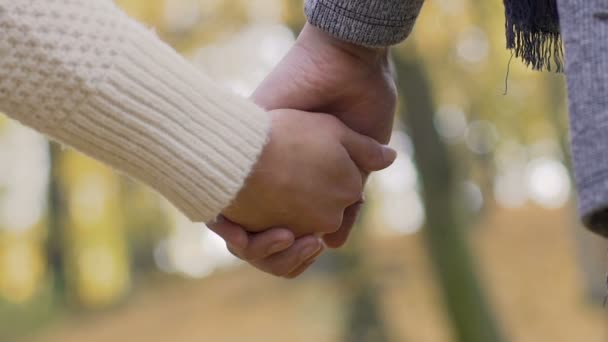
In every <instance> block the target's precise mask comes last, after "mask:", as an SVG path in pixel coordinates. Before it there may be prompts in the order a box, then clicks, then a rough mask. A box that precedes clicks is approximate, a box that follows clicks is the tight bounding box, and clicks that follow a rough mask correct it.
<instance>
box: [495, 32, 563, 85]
mask: <svg viewBox="0 0 608 342" xmlns="http://www.w3.org/2000/svg"><path fill="white" fill-rule="evenodd" d="M507 48H508V49H509V50H511V51H513V53H514V54H515V57H518V58H521V59H522V60H523V61H524V63H525V64H526V66H528V67H531V68H532V69H533V70H540V71H542V70H547V71H553V69H555V72H557V73H562V72H564V48H563V44H562V38H561V35H560V34H559V33H548V32H531V31H529V30H525V29H521V28H519V27H517V26H516V25H510V26H507Z"/></svg>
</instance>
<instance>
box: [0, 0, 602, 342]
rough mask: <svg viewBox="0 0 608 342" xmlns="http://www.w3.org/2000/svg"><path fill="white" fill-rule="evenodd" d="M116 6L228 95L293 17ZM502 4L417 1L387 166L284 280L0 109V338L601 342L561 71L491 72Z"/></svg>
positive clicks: (199, 0)
mask: <svg viewBox="0 0 608 342" xmlns="http://www.w3.org/2000/svg"><path fill="white" fill-rule="evenodd" d="M117 3H118V4H119V5H120V6H121V7H123V8H124V9H125V10H126V11H127V12H128V13H129V14H130V15H132V16H133V17H135V18H137V19H139V20H141V21H143V22H145V23H146V24H147V25H148V26H150V27H153V28H154V30H155V31H156V32H157V33H158V35H159V36H160V37H161V38H162V39H163V40H165V41H166V42H168V43H169V44H171V45H172V46H173V47H175V48H176V49H178V50H179V51H181V52H182V53H183V54H184V55H185V56H187V57H188V58H189V59H191V60H192V62H193V63H195V64H196V65H197V66H199V67H200V68H202V69H204V70H206V72H208V73H209V74H211V75H212V77H214V78H215V79H217V80H218V82H221V83H222V84H223V85H225V86H226V87H229V88H231V89H233V90H234V91H236V92H238V93H240V94H242V95H245V96H246V95H248V94H250V93H251V92H252V91H253V89H254V88H255V86H256V84H258V83H259V82H260V81H261V79H262V78H263V77H264V75H265V74H267V73H268V72H269V70H270V69H271V68H272V66H273V65H275V64H276V63H277V62H278V61H279V59H280V58H281V56H282V55H283V54H284V53H285V52H286V51H287V49H289V47H290V45H291V44H292V43H293V41H294V39H295V36H296V35H297V31H298V30H299V28H300V27H301V26H302V25H303V22H304V18H303V14H302V3H301V0H255V1H251V0H118V1H117ZM502 13H503V8H502V3H501V1H498V0H496V1H474V0H433V1H427V3H426V5H425V7H424V9H423V13H422V15H421V17H420V19H419V21H418V25H417V27H416V29H415V31H414V33H413V34H412V36H411V38H410V39H409V40H408V41H407V42H406V43H404V44H401V45H399V46H398V47H396V48H395V49H394V60H395V63H394V64H395V75H396V77H397V78H398V81H399V85H400V97H401V105H400V108H399V113H398V115H397V117H396V131H395V135H394V137H393V141H392V145H393V146H394V147H395V148H397V149H398V150H399V151H400V157H399V159H398V160H397V162H396V164H395V165H394V166H392V167H391V168H390V169H388V170H386V171H384V172H382V173H379V174H376V175H374V177H372V179H371V180H370V186H369V189H368V190H369V191H368V205H367V208H366V210H365V212H364V214H363V217H362V218H361V220H360V222H359V224H358V227H357V229H356V231H355V233H354V234H353V237H352V239H351V241H350V242H349V244H348V245H347V247H346V248H344V249H343V250H340V251H331V252H329V253H326V255H325V256H324V257H323V258H322V259H321V260H320V261H319V262H318V264H317V265H315V267H313V268H312V269H311V270H310V271H309V272H308V273H306V274H305V275H304V276H302V277H301V278H300V279H298V280H295V281H286V280H280V279H274V278H272V277H270V276H266V275H264V274H262V273H260V272H257V271H255V270H253V269H251V268H250V267H248V266H246V265H243V264H242V263H239V262H238V261H236V260H235V259H234V258H232V257H231V256H230V254H229V253H227V251H226V249H225V246H224V244H223V242H222V241H221V240H219V238H217V237H216V236H214V235H213V234H212V233H210V232H209V231H207V230H206V229H205V228H204V226H202V225H197V224H191V223H190V222H188V221H187V220H186V219H185V218H184V217H182V216H181V215H180V214H179V213H177V212H176V211H175V210H174V209H173V208H171V207H170V206H169V205H168V204H167V203H166V202H165V201H164V200H162V199H161V198H159V197H158V196H157V195H155V194H154V193H151V191H149V190H148V189H146V188H144V187H142V186H140V185H139V184H136V183H134V182H132V181H130V180H129V179H127V178H125V177H123V176H121V175H118V174H116V173H114V172H112V171H111V170H109V169H107V168H105V167H104V166H102V165H100V164H98V163H97V162H94V161H92V160H90V159H88V158H86V157H84V156H82V155H80V154H78V153H76V152H73V151H71V150H64V149H62V148H61V147H59V146H56V145H54V144H49V143H48V142H47V141H46V140H45V139H44V138H43V137H42V136H40V135H38V134H36V133H34V132H32V131H30V130H28V129H25V128H23V127H21V126H19V125H18V124H17V123H15V122H12V121H10V120H8V119H7V118H6V117H4V116H0V341H48V342H51V341H61V342H72V341H74V342H76V341H78V342H81V341H89V342H96V341H117V342H121V341H148V342H155V341H220V342H230V341H249V342H251V341H328V342H330V341H347V342H351V341H352V342H357V341H361V342H384V341H387V342H390V341H416V342H426V341H428V342H435V341H437V342H443V341H461V342H478V341H479V342H491V341H534V342H536V341H552V342H557V341H564V342H566V341H568V342H573V341H585V342H605V341H608V309H606V308H604V307H603V306H602V302H603V301H604V298H605V296H606V294H607V293H608V291H607V289H606V279H605V276H606V272H607V271H608V249H607V248H606V246H607V243H606V242H605V241H602V239H600V238H597V237H594V236H592V235H591V234H590V233H588V232H587V231H585V230H584V229H583V228H582V227H581V226H580V224H579V222H578V220H577V216H576V211H575V195H576V194H575V189H574V188H573V185H572V181H571V175H570V173H569V166H568V163H569V157H568V146H567V142H568V135H567V116H566V115H567V113H566V106H565V103H566V101H565V88H564V78H563V76H561V75H555V74H549V73H536V72H532V71H529V70H527V69H526V68H525V67H524V66H522V65H521V63H520V62H519V61H518V60H516V59H513V61H512V62H511V65H510V74H509V77H508V83H505V81H506V79H505V77H506V74H507V66H508V64H509V58H510V57H511V56H510V53H509V52H508V51H506V50H505V49H504V45H505V39H504V36H503V30H504V17H503V14H502ZM423 188H424V189H425V190H424V196H423V195H422V193H421V189H423ZM425 208H426V209H425Z"/></svg>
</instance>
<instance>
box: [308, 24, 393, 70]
mask: <svg viewBox="0 0 608 342" xmlns="http://www.w3.org/2000/svg"><path fill="white" fill-rule="evenodd" d="M298 43H301V44H306V45H309V46H311V47H312V48H315V49H323V48H324V49H327V48H329V49H333V50H336V51H339V52H341V53H344V54H348V55H350V56H352V57H354V58H356V59H358V60H360V61H361V62H363V63H365V64H367V65H369V66H388V56H389V47H368V46H363V45H357V44H354V43H350V42H347V41H344V40H340V39H338V38H336V37H334V36H332V35H331V34H330V33H328V32H325V31H323V30H322V29H319V28H317V27H315V26H314V25H311V24H310V23H306V25H305V26H304V28H303V29H302V32H301V33H300V36H299V37H298Z"/></svg>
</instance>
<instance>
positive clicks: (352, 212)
mask: <svg viewBox="0 0 608 342" xmlns="http://www.w3.org/2000/svg"><path fill="white" fill-rule="evenodd" d="M253 99H254V101H255V102H256V103H257V104H258V105H260V106H262V107H264V108H266V109H269V110H270V109H274V108H295V109H300V110H309V111H322V112H324V113H331V114H333V115H335V116H336V117H338V118H339V119H340V120H341V121H342V122H344V123H345V124H346V125H347V126H349V127H350V128H351V129H353V130H355V131H357V132H359V133H361V134H364V135H367V136H370V137H372V138H374V139H376V140H377V141H379V142H381V143H383V144H386V143H388V141H389V140H390V136H391V132H392V127H393V119H394V113H395V108H396V103H397V92H396V86H395V82H394V79H393V77H392V75H391V72H390V68H389V59H388V49H386V48H385V49H372V48H365V47H360V46H355V45H352V44H349V43H345V42H342V41H340V40H337V39H335V38H333V37H331V36H329V35H328V34H326V33H325V32H323V31H321V30H319V29H317V28H316V27H314V26H311V25H306V26H305V27H304V29H303V30H302V33H301V34H300V36H299V37H298V40H297V42H296V44H295V45H294V47H293V48H292V49H291V51H290V52H289V53H288V54H287V56H286V57H285V58H284V59H283V60H282V61H281V63H280V64H279V65H278V66H277V67H276V68H275V70H274V71H273V72H272V73H271V74H270V75H269V76H268V77H267V78H266V79H265V80H264V82H262V84H261V85H260V87H259V88H258V89H257V90H256V92H255V93H254V94H253ZM360 206H361V204H360V203H359V204H356V205H354V206H351V207H349V208H348V209H347V210H346V212H345V214H344V221H343V224H342V227H341V228H340V230H339V231H337V232H336V233H334V234H329V235H326V236H325V237H324V238H323V240H324V241H325V243H326V244H327V246H329V247H332V248H337V247H340V246H342V245H343V244H344V243H345V242H346V240H347V238H348V235H349V233H350V230H351V228H352V226H353V224H354V223H355V221H356V218H357V215H358V212H359V209H360Z"/></svg>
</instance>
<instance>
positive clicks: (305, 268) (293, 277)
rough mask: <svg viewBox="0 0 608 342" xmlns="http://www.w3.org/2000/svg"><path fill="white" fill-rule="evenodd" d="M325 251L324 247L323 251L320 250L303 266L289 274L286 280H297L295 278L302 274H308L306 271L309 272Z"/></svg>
mask: <svg viewBox="0 0 608 342" xmlns="http://www.w3.org/2000/svg"><path fill="white" fill-rule="evenodd" d="M324 251H325V247H324V246H323V247H321V249H319V251H318V252H317V253H316V254H315V255H314V256H313V257H312V258H310V259H308V260H307V261H305V262H304V263H303V264H302V265H300V266H299V267H298V268H296V269H295V270H293V271H291V272H290V273H289V274H287V275H286V276H285V278H286V279H295V278H297V277H299V276H300V275H301V274H302V273H304V272H306V270H308V268H309V267H310V266H312V264H314V263H315V262H316V261H317V260H318V259H319V255H321V254H322V253H323V252H324Z"/></svg>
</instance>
